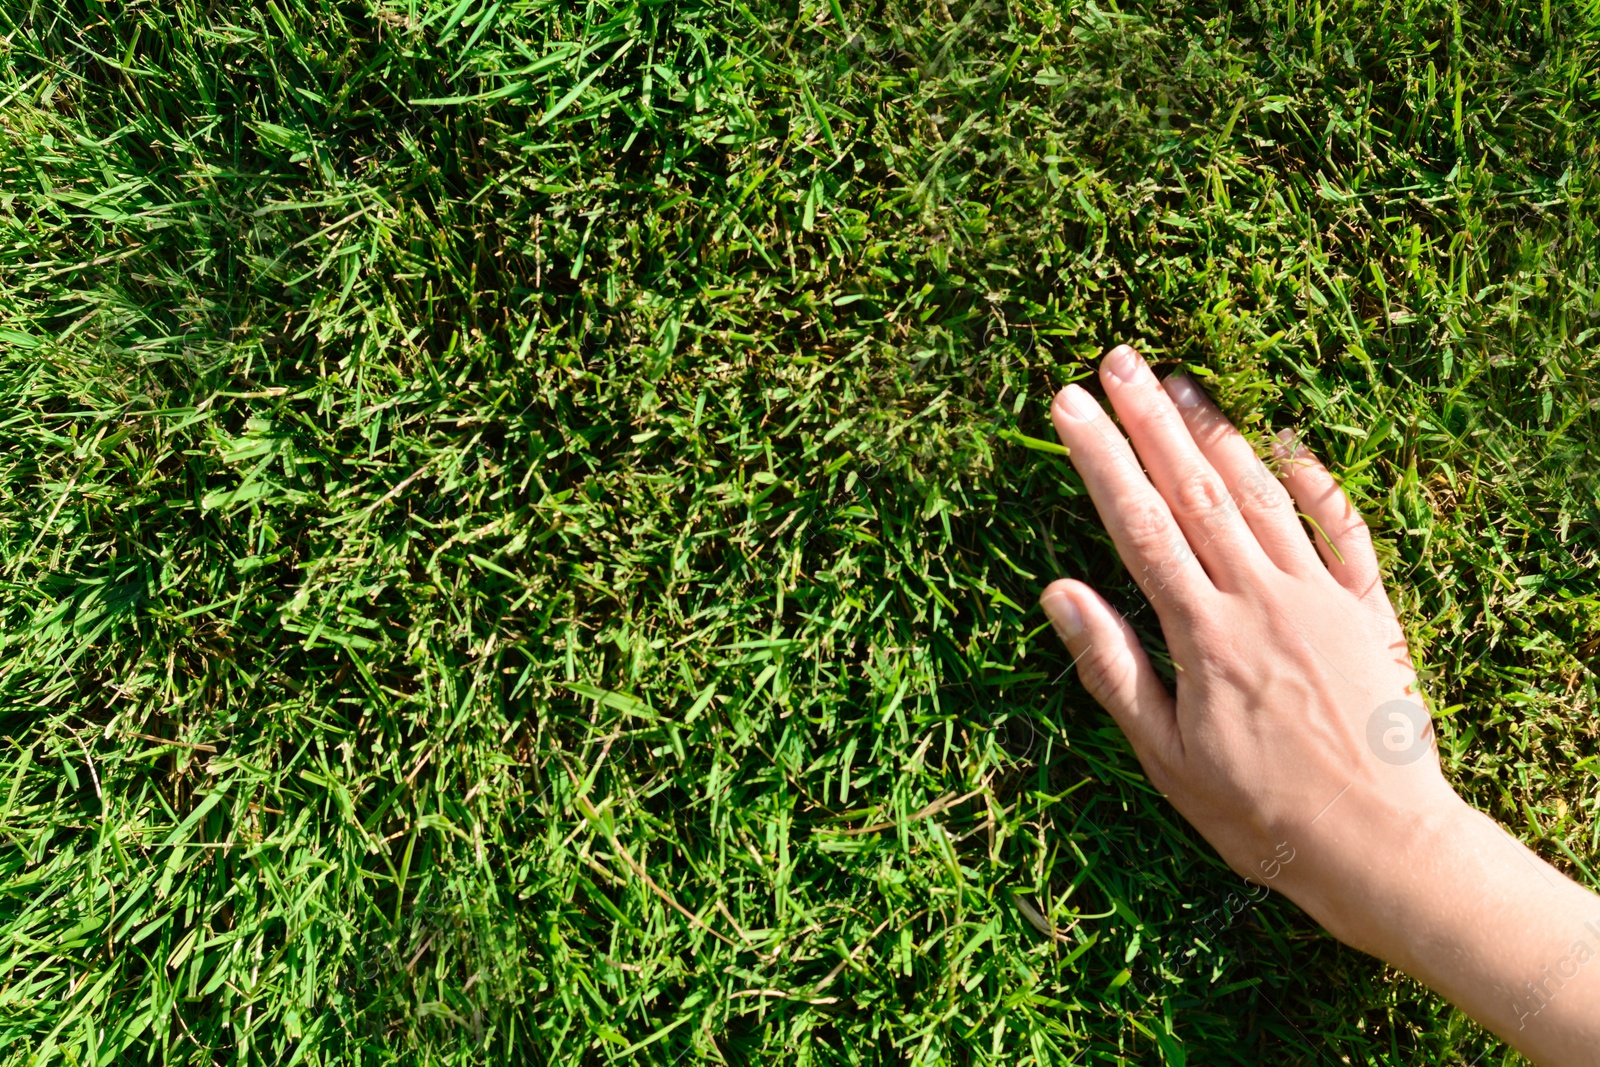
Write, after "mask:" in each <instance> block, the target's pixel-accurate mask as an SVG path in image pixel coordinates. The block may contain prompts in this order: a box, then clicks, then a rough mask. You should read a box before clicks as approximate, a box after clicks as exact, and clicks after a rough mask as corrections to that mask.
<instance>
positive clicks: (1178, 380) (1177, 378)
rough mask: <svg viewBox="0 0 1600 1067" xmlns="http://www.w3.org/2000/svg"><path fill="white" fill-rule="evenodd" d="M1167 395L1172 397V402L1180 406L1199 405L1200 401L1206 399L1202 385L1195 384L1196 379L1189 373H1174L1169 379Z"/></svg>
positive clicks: (1190, 406) (1191, 406)
mask: <svg viewBox="0 0 1600 1067" xmlns="http://www.w3.org/2000/svg"><path fill="white" fill-rule="evenodd" d="M1166 385H1167V395H1168V396H1170V397H1172V402H1173V403H1174V404H1176V405H1178V407H1180V408H1185V409H1187V408H1193V407H1199V406H1200V401H1202V400H1204V399H1205V394H1204V393H1202V392H1201V391H1200V387H1199V386H1198V385H1196V384H1194V379H1193V378H1190V377H1189V376H1188V375H1187V374H1174V375H1173V376H1172V377H1170V378H1168V379H1167V382H1166Z"/></svg>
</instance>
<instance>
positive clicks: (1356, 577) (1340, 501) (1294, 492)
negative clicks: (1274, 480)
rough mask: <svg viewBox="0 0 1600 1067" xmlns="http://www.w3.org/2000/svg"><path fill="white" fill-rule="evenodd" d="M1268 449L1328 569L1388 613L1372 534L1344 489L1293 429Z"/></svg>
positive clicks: (1283, 434)
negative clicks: (1279, 464) (1309, 525)
mask: <svg viewBox="0 0 1600 1067" xmlns="http://www.w3.org/2000/svg"><path fill="white" fill-rule="evenodd" d="M1272 452H1273V455H1275V456H1277V457H1278V458H1279V459H1280V460H1282V461H1283V469H1282V471H1281V473H1280V477H1281V478H1282V479H1283V484H1284V486H1285V487H1286V488H1287V489H1288V490H1289V495H1290V496H1292V497H1293V498H1294V502H1295V504H1296V505H1297V506H1298V507H1299V508H1300V511H1301V513H1302V514H1304V515H1305V516H1306V518H1308V519H1310V520H1311V522H1312V525H1313V527H1314V529H1313V531H1312V540H1313V541H1315V542H1316V545H1317V552H1318V553H1319V554H1320V555H1321V556H1322V561H1323V563H1325V564H1327V566H1328V573H1330V574H1332V575H1333V577H1334V579H1335V580H1336V581H1337V582H1338V583H1339V584H1340V585H1342V586H1344V587H1345V588H1346V589H1348V590H1350V592H1352V593H1354V594H1355V595H1356V596H1358V597H1360V598H1361V599H1362V600H1365V601H1368V602H1369V603H1372V604H1374V605H1381V606H1382V608H1383V610H1385V611H1392V610H1393V609H1392V607H1391V606H1390V604H1389V598H1388V596H1387V595H1385V593H1384V591H1383V576H1382V574H1381V573H1380V572H1379V570H1378V557H1377V554H1376V553H1374V552H1373V551H1372V534H1371V533H1370V532H1368V530H1367V524H1366V523H1365V522H1364V521H1363V520H1362V518H1361V515H1360V514H1359V513H1358V512H1357V511H1356V509H1355V508H1354V507H1352V506H1351V504H1350V498H1349V497H1347V496H1346V495H1345V492H1344V489H1343V488H1342V487H1341V486H1340V485H1339V483H1338V482H1336V481H1334V480H1333V475H1332V474H1329V473H1328V468H1326V467H1324V466H1323V465H1322V463H1321V461H1319V460H1318V459H1317V457H1316V456H1314V455H1312V454H1311V450H1310V449H1308V448H1306V447H1305V446H1304V445H1302V444H1301V443H1300V441H1299V439H1298V438H1297V437H1296V436H1295V434H1294V431H1292V430H1283V431H1281V432H1279V434H1278V438H1277V441H1276V442H1275V443H1274V444H1273V446H1272Z"/></svg>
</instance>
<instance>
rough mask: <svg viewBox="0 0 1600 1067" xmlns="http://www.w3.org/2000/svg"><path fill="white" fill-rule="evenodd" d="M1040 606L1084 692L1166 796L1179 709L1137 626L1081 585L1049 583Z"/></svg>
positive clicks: (1177, 750)
mask: <svg viewBox="0 0 1600 1067" xmlns="http://www.w3.org/2000/svg"><path fill="white" fill-rule="evenodd" d="M1039 604H1040V606H1041V607H1043V608H1044V612H1045V614H1046V615H1048V616H1049V617H1050V624H1051V626H1053V627H1054V628H1055V631H1056V636H1058V637H1060V638H1061V641H1062V643H1063V644H1065V645H1066V646H1067V651H1068V652H1070V653H1072V661H1073V663H1074V664H1076V666H1077V670H1078V680H1079V681H1080V682H1082V683H1083V687H1084V689H1086V690H1088V692H1089V695H1090V696H1092V697H1094V699H1095V700H1096V701H1097V702H1098V703H1099V704H1100V706H1101V707H1103V708H1105V709H1106V711H1108V712H1109V713H1110V714H1111V717H1112V718H1113V719H1115V720H1116V722H1117V725H1118V726H1120V727H1121V728H1122V732H1123V733H1124V734H1126V735H1127V736H1128V741H1129V743H1130V744H1132V745H1133V750H1134V752H1135V753H1137V754H1138V756H1139V762H1140V763H1141V764H1143V765H1144V769H1145V775H1146V777H1148V778H1149V779H1150V781H1151V784H1153V785H1154V786H1155V787H1156V788H1157V789H1159V790H1161V791H1162V792H1163V793H1165V792H1167V791H1168V790H1167V788H1166V783H1167V782H1168V781H1169V780H1170V775H1169V768H1171V767H1172V766H1173V765H1174V764H1175V763H1176V762H1177V759H1178V758H1179V757H1180V756H1181V754H1182V751H1183V743H1182V741H1181V739H1180V738H1179V735H1178V720H1177V713H1176V708H1175V705H1174V703H1173V700H1172V696H1171V695H1170V694H1169V693H1168V692H1167V689H1166V686H1164V685H1162V684H1161V678H1160V676H1159V675H1157V674H1156V672H1155V668H1154V667H1152V666H1151V665H1150V657H1149V656H1148V655H1147V654H1146V653H1145V650H1144V646H1143V645H1141V644H1139V638H1138V636H1137V635H1136V634H1135V633H1134V632H1133V627H1131V626H1129V625H1128V622H1127V620H1126V619H1124V618H1123V617H1122V616H1121V615H1119V614H1117V612H1116V609H1114V608H1112V606H1111V605H1110V604H1107V603H1106V602H1105V600H1104V599H1102V598H1101V596H1100V595H1099V594H1098V593H1096V592H1095V591H1094V590H1093V589H1090V588H1089V587H1088V586H1086V585H1084V584H1083V583H1082V582H1074V581H1070V580H1067V579H1062V580H1060V581H1055V582H1052V583H1050V585H1049V586H1048V587H1047V588H1046V589H1045V591H1044V594H1043V595H1042V596H1040V597H1039Z"/></svg>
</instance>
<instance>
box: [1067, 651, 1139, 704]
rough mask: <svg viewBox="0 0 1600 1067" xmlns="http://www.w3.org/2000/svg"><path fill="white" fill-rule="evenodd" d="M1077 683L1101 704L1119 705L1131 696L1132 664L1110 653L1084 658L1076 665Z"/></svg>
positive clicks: (1132, 681) (1123, 657) (1132, 683)
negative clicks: (1081, 684)
mask: <svg viewBox="0 0 1600 1067" xmlns="http://www.w3.org/2000/svg"><path fill="white" fill-rule="evenodd" d="M1078 681H1079V682H1081V683H1083V687H1084V688H1085V689H1086V690H1088V691H1089V695H1090V696H1092V697H1094V698H1095V699H1096V700H1098V701H1099V702H1100V703H1101V704H1104V705H1107V706H1109V705H1113V704H1117V705H1121V704H1123V703H1124V702H1125V701H1126V700H1127V699H1128V698H1130V697H1131V696H1132V695H1133V686H1134V669H1133V663H1132V661H1130V660H1129V658H1128V657H1127V656H1117V655H1113V654H1111V653H1110V652H1106V653H1096V654H1094V655H1090V656H1085V657H1084V658H1083V662H1082V663H1080V664H1079V665H1078Z"/></svg>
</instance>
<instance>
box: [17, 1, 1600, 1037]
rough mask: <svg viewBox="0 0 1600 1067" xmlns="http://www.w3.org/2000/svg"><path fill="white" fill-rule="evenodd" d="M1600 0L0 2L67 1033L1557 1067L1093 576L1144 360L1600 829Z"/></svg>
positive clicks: (1551, 837) (26, 1009)
mask: <svg viewBox="0 0 1600 1067" xmlns="http://www.w3.org/2000/svg"><path fill="white" fill-rule="evenodd" d="M1597 207H1600V4H1597V3H1595V2H1594V0H1584V2H1581V3H1567V2H1560V0H1555V2H1552V0H1522V2H1516V3H1496V2H1484V3H1467V2H1465V0H1463V2H1459V3H1444V2H1437V0H1252V2H1248V3H1236V4H1233V5H1217V4H1208V3H1203V2H1202V3H1190V4H1180V3H1176V2H1173V0H1151V2H1149V3H1129V4H1126V5H1118V4H1117V3H1115V2H1114V0H1054V2H1041V0H920V2H910V0H876V2H866V0H588V2H586V3H574V2H571V0H458V2H457V0H451V2H446V3H439V4H434V3H422V2H415V0H413V2H409V3H408V2H405V0H387V2H381V3H380V2H378V0H346V2H343V3H335V2H333V0H266V2H265V3H262V4H243V3H240V4H233V3H227V2H217V3H209V2H208V3H200V2H198V0H170V2H164V3H159V4H158V3H152V2H137V0H136V2H133V3H128V4H118V5H104V4H100V3H97V2H83V0H66V2H64V3H61V4H39V3H32V2H21V0H5V2H3V3H0V400H3V407H0V582H3V589H4V599H3V601H0V607H3V612H4V624H3V638H0V640H3V651H0V831H3V833H4V835H5V844H4V846H3V848H0V951H3V953H4V960H5V962H4V965H3V971H0V975H3V978H0V1046H3V1049H4V1051H3V1053H0V1058H3V1060H4V1062H6V1063H18V1064H21V1063H31V1062H35V1061H37V1062H65V1063H75V1064H88V1063H113V1062H141V1063H143V1062H166V1063H193V1064H202V1063H203V1064H210V1063H225V1062H226V1063H236V1062H237V1063H246V1062H271V1063H288V1062H298V1063H307V1064H319V1063H387V1062H404V1063H417V1064H423V1063H429V1064H443V1063H467V1062H492V1063H591V1064H599V1063H654V1064H663V1065H666V1064H677V1063H690V1062H694V1063H701V1062H704V1063H738V1064H757V1063H769V1062H794V1063H800V1064H854V1063H886V1062H908V1063H910V1062H915V1063H961V1064H967V1063H994V1064H1006V1065H1024V1064H1034V1063H1039V1064H1045V1063H1049V1064H1056V1063H1062V1064H1065V1063H1128V1064H1142V1063H1157V1062H1165V1063H1169V1064H1183V1063H1186V1062H1187V1063H1193V1064H1217V1063H1242V1064H1262V1063H1270V1064H1324V1063H1325V1064H1330V1065H1331V1064H1343V1063H1360V1064H1377V1063H1383V1064H1397V1065H1398V1064H1416V1063H1452V1064H1499V1063H1509V1062H1515V1057H1514V1056H1512V1055H1510V1054H1509V1053H1507V1052H1505V1051H1504V1050H1503V1047H1502V1046H1501V1045H1499V1044H1498V1043H1497V1042H1496V1041H1495V1040H1493V1039H1492V1038H1491V1037H1489V1036H1487V1035H1485V1034H1484V1033H1483V1032H1482V1031H1480V1030H1479V1029H1478V1028H1476V1027H1475V1026H1474V1025H1472V1024H1471V1023H1470V1022H1469V1021H1467V1020H1466V1019H1465V1018H1463V1017H1462V1016H1461V1015H1459V1014H1458V1013H1455V1012H1454V1011H1453V1010H1452V1009H1451V1008H1449V1007H1448V1006H1447V1005H1445V1004H1443V1003H1441V1002H1440V1001H1439V1000H1437V999H1436V998H1434V997H1432V996H1431V995H1430V994H1428V993H1427V992H1426V991H1425V990H1423V989H1421V988H1420V987H1418V986H1417V985H1416V984H1414V983H1412V982H1411V981H1409V980H1407V979H1405V978H1404V977H1403V976H1400V975H1398V974H1396V973H1394V972H1392V971H1388V970H1386V969H1385V968H1384V967H1382V966H1381V965H1380V964H1378V963H1376V962H1375V961H1373V960H1372V959H1369V958H1367V957H1364V956H1361V955H1359V954H1357V953H1354V952H1351V951H1349V950H1346V949H1344V948H1342V947H1341V946H1339V945H1338V944H1337V943H1335V942H1333V941H1332V940H1331V939H1329V938H1328V937H1326V936H1325V935H1323V934H1322V933H1321V932H1320V931H1319V930H1318V929H1317V928H1316V927H1315V926H1314V925H1313V924H1312V923H1310V922H1309V921H1308V920H1307V919H1306V918H1305V917H1304V916H1302V915H1301V914H1300V913H1298V911H1297V910H1296V909H1295V908H1294V907H1292V906H1290V905H1287V904H1286V903H1284V902H1283V901H1281V900H1280V899H1278V898H1276V897H1272V898H1269V899H1267V900H1265V901H1262V902H1255V901H1251V900H1247V899H1246V898H1245V897H1244V895H1243V892H1242V887H1241V886H1240V885H1239V883H1238V882H1237V880H1236V879H1234V878H1233V877H1232V876H1231V875H1230V874H1229V873H1228V871H1227V869H1226V867H1225V866H1224V865H1223V864H1222V863H1221V862H1220V861H1219V860H1218V859H1217V858H1216V856H1215V855H1214V853H1213V852H1212V851H1211V850H1210V848H1209V847H1208V846H1207V845H1206V844H1205V843H1204V842H1203V841H1202V840H1201V839H1199V838H1198V836H1197V835H1196V834H1194V833H1193V832H1192V831H1191V830H1189V829H1188V828H1187V827H1186V826H1185V825H1184V824H1183V822H1182V820H1181V819H1180V818H1178V816H1177V815H1176V814H1175V813H1174V812H1173V811H1172V810H1171V809H1170V808H1169V807H1168V806H1167V805H1166V804H1165V803H1164V802H1163V801H1162V800H1161V798H1160V797H1159V796H1157V795H1155V794H1154V793H1153V792H1152V790H1151V789H1150V787H1149V786H1148V784H1147V783H1146V782H1145V781H1144V780H1143V778H1142V777H1141V776H1140V774H1139V772H1138V765H1137V763H1136V762H1135V760H1134V759H1133V758H1132V756H1131V753H1130V752H1129V750H1128V748H1127V746H1126V744H1125V743H1124V741H1123V740H1122V738H1121V736H1120V735H1119V733H1118V732H1117V730H1116V728H1115V727H1114V725H1113V724H1112V723H1111V721H1110V720H1109V719H1108V718H1107V717H1106V716H1105V715H1104V714H1103V713H1102V712H1100V711H1099V709H1098V708H1097V707H1096V706H1095V705H1094V704H1093V702H1092V701H1090V700H1089V699H1088V698H1087V697H1086V695H1085V694H1084V693H1083V691H1082V690H1081V689H1080V688H1079V687H1078V685H1077V683H1076V681H1075V680H1074V678H1073V675H1072V672H1071V671H1070V670H1069V664H1068V660H1067V658H1066V657H1065V656H1064V655H1063V654H1062V651H1061V649H1060V648H1059V647H1058V645H1057V643H1056V641H1055V640H1054V638H1053V637H1052V636H1051V635H1050V632H1049V630H1048V628H1047V627H1046V626H1045V620H1044V618H1043V616H1042V615H1041V614H1040V612H1039V611H1038V610H1037V608H1036V607H1035V597H1036V595H1037V591H1038V590H1039V589H1040V588H1041V587H1042V586H1043V584H1044V583H1045V582H1046V581H1048V580H1049V579H1051V578H1052V577H1055V576H1057V575H1072V576H1077V577H1083V578H1086V579H1087V580H1089V581H1091V582H1094V583H1095V584H1097V585H1098V586H1099V587H1100V588H1101V589H1103V590H1105V591H1106V592H1107V594H1108V595H1109V596H1111V597H1112V598H1113V599H1114V600H1115V601H1116V602H1117V603H1118V604H1119V605H1121V606H1122V607H1124V608H1125V609H1126V610H1127V611H1128V612H1129V613H1130V615H1131V616H1132V618H1133V620H1134V623H1135V625H1136V626H1137V627H1138V628H1139V629H1140V631H1141V633H1142V634H1143V635H1144V637H1145V639H1146V640H1147V642H1150V643H1152V644H1153V645H1157V646H1158V645H1159V638H1160V635H1159V629H1158V628H1157V626H1156V624H1155V621H1154V619H1153V616H1152V614H1151V613H1150V612H1149V611H1148V610H1141V608H1140V599H1139V597H1138V595H1137V593H1136V591H1135V590H1134V588H1133V586H1132V584H1131V583H1130V582H1129V580H1128V576H1127V574H1126V573H1125V572H1124V571H1123V570H1122V569H1121V567H1120V564H1119V563H1118V562H1117V560H1116V557H1115V555H1114V553H1113V552H1112V551H1111V549H1110V546H1109V542H1108V539H1107V537H1106V535H1105V534H1104V532H1103V531H1102V530H1101V529H1100V527H1099V525H1098V523H1097V522H1096V520H1095V516H1094V511H1093V508H1092V507H1091V506H1090V504H1089V502H1088V500H1087V499H1086V497H1085V495H1084V493H1083V490H1082V486H1081V483H1080V482H1079V481H1078V479H1077V478H1076V477H1075V476H1074V474H1073V473H1072V471H1071V469H1070V466H1069V465H1068V464H1067V462H1066V461H1065V460H1064V459H1063V458H1062V456H1061V454H1060V449H1059V448H1057V447H1055V446H1054V445H1053V444H1052V443H1050V442H1051V441H1053V438H1052V435H1051V431H1050V428H1049V422H1048V418H1047V406H1048V400H1049V397H1050V395H1051V393H1052V392H1053V391H1054V390H1055V389H1056V388H1057V387H1059V386H1060V385H1061V384H1063V383H1065V382H1067V381H1070V380H1074V379H1084V378H1086V377H1087V376H1088V375H1089V373H1090V369H1091V367H1092V366H1093V364H1094V361H1095V359H1096V357H1097V356H1098V354H1099V353H1100V352H1101V351H1102V350H1103V349H1104V348H1105V347H1106V346H1108V345H1110V344H1112V343H1115V342H1118V341H1123V340H1127V341H1131V342H1134V343H1136V344H1138V345H1139V346H1141V347H1142V349H1143V350H1144V351H1145V352H1147V353H1149V354H1150V355H1151V356H1152V357H1153V358H1155V359H1157V360H1159V361H1160V362H1161V363H1162V365H1163V366H1164V367H1177V366H1180V365H1181V366H1187V367H1189V368H1192V370H1193V371H1194V372H1195V373H1197V374H1199V375H1202V376H1204V378H1205V380H1206V381H1207V383H1208V384H1209V386H1210V388H1211V389H1212V391H1213V392H1214V393H1215V394H1216V395H1217V396H1218V397H1219V399H1220V400H1221V401H1222V402H1223V403H1224V405H1225V406H1226V407H1227V408H1228V409H1229V410H1230V412H1231V413H1232V414H1233V415H1234V416H1235V417H1236V418H1237V419H1238V420H1239V422H1240V423H1241V425H1243V426H1245V427H1246V428H1247V430H1248V432H1250V433H1251V434H1253V435H1258V436H1259V435H1260V434H1261V433H1262V432H1264V431H1265V430H1267V429H1269V428H1278V427H1283V426H1295V427H1298V428H1300V429H1301V430H1302V431H1303V432H1304V434H1305V435H1306V436H1307V438H1308V439H1309V441H1310V442H1311V443H1312V444H1313V445H1314V447H1316V448H1317V449H1319V450H1320V451H1321V452H1322V454H1323V455H1324V456H1326V457H1327V459H1328V461H1329V463H1330V465H1331V466H1333V467H1335V468H1336V469H1337V470H1338V471H1340V472H1341V473H1342V476H1343V477H1344V479H1345V484H1346V486H1347V487H1348V488H1349V490H1350V491H1351V493H1352V494H1353V496H1354V497H1355V499H1356V500H1357V501H1358V502H1359V505H1360V506H1361V508H1362V509H1363V511H1364V512H1365V513H1366V515H1367V516H1368V517H1369V518H1370V520H1371V521H1372V523H1373V525H1374V527H1375V530H1376V532H1377V537H1378V541H1379V544H1380V551H1381V552H1382V555H1383V559H1384V562H1385V566H1386V569H1387V572H1388V575H1389V579H1390V582H1391V585H1390V588H1391V591H1392V595H1393V597H1394V599H1395V600H1396V602H1397V604H1398V605H1399V607H1400V608H1401V610H1402V614H1403V618H1404V620H1405V623H1406V628H1407V632H1408V634H1409V636H1410V637H1411V639H1412V642H1413V644H1412V649H1413V652H1414V655H1415V657H1416V660H1417V662H1418V665H1419V668H1420V669H1421V670H1422V671H1423V672H1424V675H1425V677H1426V679H1427V686H1428V691H1429V694H1430V697H1431V699H1432V701H1433V703H1434V705H1435V707H1436V708H1437V709H1438V710H1439V713H1440V716H1441V718H1440V724H1441V740H1442V745H1443V748H1444V752H1445V760H1446V765H1447V769H1448V773H1449V775H1450V777H1451V779H1452V780H1453V781H1454V782H1456V783H1457V784H1458V785H1459V787H1460V788H1461V789H1462V790H1463V791H1464V792H1465V793H1466V794H1467V795H1468V796H1470V797H1471V798H1472V799H1473V801H1474V802H1475V803H1477V804H1478V805H1479V806H1480V807H1482V808H1484V809H1485V810H1487V811H1489V812H1491V813H1492V814H1493V815H1495V816H1496V817H1497V818H1499V819H1501V820H1502V821H1504V822H1505V823H1506V824H1507V825H1508V826H1509V827H1511V829H1512V830H1513V832H1515V833H1516V834H1518V835H1519V836H1520V837H1521V838H1522V839H1524V840H1525V841H1527V842H1528V843H1529V844H1530V845H1531V846H1532V847H1534V848H1535V849H1537V850H1538V851H1539V852H1540V853H1541V854H1542V855H1544V856H1545V857H1547V858H1548V859H1550V860H1551V861H1552V862H1554V863H1556V864H1558V865H1560V866H1562V867H1563V868H1564V869H1567V870H1569V871H1570V872H1572V873H1573V874H1574V876H1575V877H1578V878H1580V879H1583V880H1584V881H1585V882H1586V883H1587V884H1590V885H1595V884H1596V881H1595V879H1594V877H1593V874H1592V872H1593V870H1594V868H1595V865H1596V863H1597V862H1600V812H1597V810H1596V806H1597V803H1600V794H1597V784H1596V780H1597V776H1600V750H1597V747H1596V736H1597V726H1600V719H1597V716H1596V709H1595V676H1594V673H1593V671H1594V670H1595V669H1596V665H1597V662H1600V580H1597V573H1600V571H1597V568H1600V535H1597V533H1596V520H1597V518H1600V512H1597V489H1600V481H1597V479H1596V477H1595V471H1596V456H1597V454H1600V453H1597V448H1600V441H1597V429H1600V416H1597V411H1596V408H1597V406H1600V382H1597V378H1596V375H1597V373H1600V356H1597V354H1596V353H1597V350H1600V295H1597V286H1600V232H1597V230H1600V223H1597V214H1596V212H1597Z"/></svg>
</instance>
